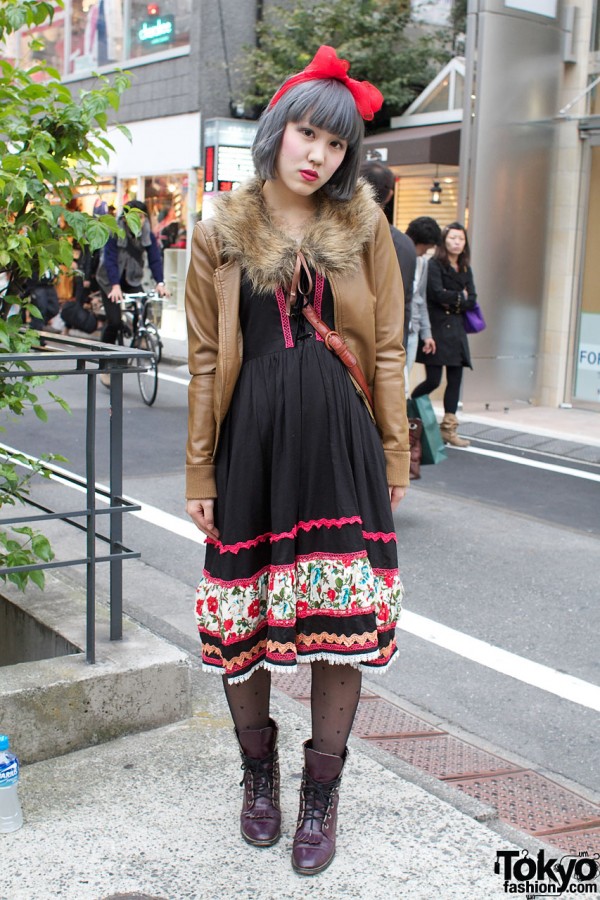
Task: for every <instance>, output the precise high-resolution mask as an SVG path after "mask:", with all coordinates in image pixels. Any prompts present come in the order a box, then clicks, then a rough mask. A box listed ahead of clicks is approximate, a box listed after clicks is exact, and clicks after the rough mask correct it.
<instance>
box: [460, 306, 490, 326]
mask: <svg viewBox="0 0 600 900" xmlns="http://www.w3.org/2000/svg"><path fill="white" fill-rule="evenodd" d="M462 316H463V324H464V326H465V331H466V332H467V334H477V333H478V332H479V331H483V329H484V328H485V319H484V318H483V313H482V312H481V307H480V305H479V303H476V304H475V306H474V307H473V309H465V311H464V312H463V314H462Z"/></svg>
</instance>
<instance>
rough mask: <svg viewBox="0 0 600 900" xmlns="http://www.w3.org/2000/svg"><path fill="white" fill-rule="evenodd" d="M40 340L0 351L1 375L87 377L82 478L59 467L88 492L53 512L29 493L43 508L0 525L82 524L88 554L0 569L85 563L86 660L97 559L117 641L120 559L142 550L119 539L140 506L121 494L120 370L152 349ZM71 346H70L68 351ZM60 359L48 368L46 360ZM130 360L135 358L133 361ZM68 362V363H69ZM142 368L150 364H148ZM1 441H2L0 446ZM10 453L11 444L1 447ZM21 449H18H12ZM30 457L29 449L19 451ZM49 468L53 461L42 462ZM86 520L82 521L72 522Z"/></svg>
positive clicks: (92, 643) (91, 647) (92, 641)
mask: <svg viewBox="0 0 600 900" xmlns="http://www.w3.org/2000/svg"><path fill="white" fill-rule="evenodd" d="M40 336H41V338H42V340H43V341H44V347H43V349H41V350H36V351H32V352H29V353H2V352H0V378H33V377H36V376H40V375H85V376H86V378H87V403H86V454H85V455H86V466H85V478H80V477H79V476H77V475H71V474H67V473H65V472H64V470H61V475H60V477H61V479H63V480H67V481H71V482H73V483H74V484H77V485H78V486H79V487H84V488H85V491H86V506H85V508H84V509H75V510H69V511H68V512H62V513H61V512H56V511H54V510H51V509H50V508H49V507H46V506H44V505H42V504H40V503H38V502H36V501H34V500H31V499H30V498H28V499H27V504H28V505H30V506H33V507H35V508H37V509H38V510H42V512H41V513H38V514H35V515H25V516H22V515H21V516H10V517H6V518H2V519H0V525H8V526H10V525H16V524H22V523H24V522H40V521H41V522H43V521H49V520H51V519H62V520H63V521H65V522H67V523H68V524H70V525H73V526H75V527H78V528H84V529H85V531H86V535H87V545H86V556H85V557H83V558H80V559H69V560H65V561H59V562H42V563H36V564H31V565H27V566H12V567H9V566H7V567H3V568H0V574H2V575H7V574H9V573H11V572H27V571H29V572H31V571H34V570H36V569H56V568H67V567H68V566H79V565H85V566H86V659H87V661H88V663H94V662H95V660H96V564H97V563H100V562H108V563H109V564H110V639H111V641H116V640H121V638H122V637H123V568H122V564H123V560H124V559H139V558H140V556H141V554H140V553H139V552H137V551H134V550H130V549H129V548H128V547H126V546H125V545H124V544H123V514H124V513H126V512H134V511H136V510H139V509H140V508H141V507H140V506H139V505H135V504H132V503H131V502H130V501H128V500H126V499H125V498H124V497H123V375H126V374H127V373H129V372H139V371H140V369H143V368H144V362H143V361H144V359H147V360H148V361H149V362H150V361H151V360H152V356H153V354H152V352H151V351H148V350H139V349H137V348H132V347H127V348H123V347H118V346H115V345H113V344H102V343H100V342H99V341H95V340H89V339H85V338H72V337H69V336H67V335H58V334H54V333H50V332H43V331H42V332H40ZM66 347H73V348H74V349H73V350H66V349H64V348H66ZM50 361H52V362H55V361H56V362H59V364H60V365H59V367H58V368H57V367H56V366H54V367H50V368H47V366H48V363H49V362H50ZM130 361H133V362H134V364H133V365H132V364H131V362H130ZM16 363H26V364H27V365H28V367H29V368H28V369H23V368H20V367H16V368H12V369H6V368H5V366H10V365H11V364H12V365H15V364H16ZM68 363H72V365H71V366H67V364H68ZM146 368H149V366H147V367H146ZM102 373H110V375H111V381H110V438H109V487H108V490H104V491H103V490H102V489H98V488H97V486H96V378H97V377H98V375H100V374H102ZM0 446H1V445H0ZM5 449H6V452H7V454H8V455H10V452H11V450H12V448H5ZM14 452H19V453H20V451H14ZM20 455H21V456H24V457H26V458H29V459H33V457H28V456H27V454H24V453H20ZM45 465H46V467H47V468H49V469H52V468H53V466H52V464H51V463H46V464H45ZM54 468H56V467H54ZM102 494H104V496H105V498H106V499H107V500H108V508H106V509H97V508H96V496H97V495H102ZM98 515H108V516H109V523H110V532H109V537H108V538H106V537H104V535H101V534H97V532H96V516H98ZM78 518H79V519H82V518H84V519H85V526H82V525H81V524H80V523H78V522H76V521H73V520H75V519H78ZM96 538H99V539H100V540H104V541H106V542H107V543H108V544H109V545H110V547H109V553H107V554H105V555H98V554H97V552H96Z"/></svg>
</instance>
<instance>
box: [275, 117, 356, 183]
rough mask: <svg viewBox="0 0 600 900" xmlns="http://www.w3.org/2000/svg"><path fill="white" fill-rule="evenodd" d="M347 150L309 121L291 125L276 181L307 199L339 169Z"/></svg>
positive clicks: (285, 140) (284, 135) (283, 145)
mask: <svg viewBox="0 0 600 900" xmlns="http://www.w3.org/2000/svg"><path fill="white" fill-rule="evenodd" d="M346 149H347V144H346V141H343V140H342V139H341V138H339V137H337V135H335V134H331V133H330V132H329V131H325V130H324V129H322V128H317V127H316V126H315V125H311V124H310V122H309V121H308V119H303V120H302V121H301V122H288V123H287V125H286V126H285V131H284V132H283V136H282V138H281V147H280V148H279V154H278V156H277V165H276V167H275V171H276V173H277V179H278V180H279V181H280V182H281V183H282V184H283V185H284V186H285V187H286V188H288V190H290V191H293V193H295V194H300V195H301V196H303V197H308V196H310V195H312V194H314V193H315V191H318V190H319V188H322V187H323V185H325V184H327V182H328V181H329V179H330V178H331V177H332V175H334V173H335V172H336V171H337V170H338V169H339V167H340V166H341V164H342V162H343V161H344V157H345V155H346Z"/></svg>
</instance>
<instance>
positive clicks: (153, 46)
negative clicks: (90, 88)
mask: <svg viewBox="0 0 600 900" xmlns="http://www.w3.org/2000/svg"><path fill="white" fill-rule="evenodd" d="M130 16H131V18H130V23H129V46H128V48H127V51H128V56H129V57H130V58H132V59H135V58H136V57H138V56H146V55H147V54H149V53H157V52H159V51H161V50H170V49H173V48H174V47H182V46H185V45H186V44H189V42H190V17H191V2H190V0H163V2H162V3H145V2H142V0H131V13H130Z"/></svg>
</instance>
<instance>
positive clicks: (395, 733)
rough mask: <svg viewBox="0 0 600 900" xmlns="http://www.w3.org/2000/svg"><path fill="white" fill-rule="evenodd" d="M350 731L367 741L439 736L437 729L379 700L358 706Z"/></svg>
mask: <svg viewBox="0 0 600 900" xmlns="http://www.w3.org/2000/svg"><path fill="white" fill-rule="evenodd" d="M352 731H353V733H354V734H356V735H357V736H358V737H363V738H369V740H374V739H377V738H379V737H383V738H388V739H389V738H391V737H400V736H403V735H406V734H410V735H418V734H441V732H440V731H439V729H438V728H436V727H435V726H434V725H430V724H429V722H426V721H425V720H424V719H419V718H418V717H417V716H413V715H411V713H408V712H406V710H404V709H401V708H400V707H399V706H394V704H393V703H388V702H387V700H382V699H380V698H375V699H373V700H371V701H369V703H361V704H360V705H359V707H358V712H357V713H356V719H355V720H354V726H353V728H352Z"/></svg>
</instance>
